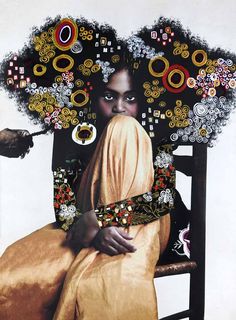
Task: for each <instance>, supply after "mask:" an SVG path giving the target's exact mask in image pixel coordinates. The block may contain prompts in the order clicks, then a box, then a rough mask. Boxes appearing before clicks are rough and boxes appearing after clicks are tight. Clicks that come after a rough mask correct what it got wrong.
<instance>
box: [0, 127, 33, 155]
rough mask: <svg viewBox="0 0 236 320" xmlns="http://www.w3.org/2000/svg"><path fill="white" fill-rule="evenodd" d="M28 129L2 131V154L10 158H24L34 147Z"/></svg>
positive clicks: (0, 133) (0, 135) (0, 138)
mask: <svg viewBox="0 0 236 320" xmlns="http://www.w3.org/2000/svg"><path fill="white" fill-rule="evenodd" d="M33 145H34V144H33V141H32V137H31V136H30V135H29V132H28V131H27V130H11V129H4V130H1V131H0V155H1V156H5V157H8V158H18V157H21V158H24V156H25V154H26V153H28V152H29V150H30V148H32V147H33Z"/></svg>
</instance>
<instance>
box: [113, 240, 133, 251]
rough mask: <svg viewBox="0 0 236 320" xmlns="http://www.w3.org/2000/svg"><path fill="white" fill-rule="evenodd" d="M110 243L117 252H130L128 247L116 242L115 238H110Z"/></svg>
mask: <svg viewBox="0 0 236 320" xmlns="http://www.w3.org/2000/svg"><path fill="white" fill-rule="evenodd" d="M110 245H111V246H112V247H113V248H114V249H116V250H117V251H118V253H127V252H130V249H129V248H127V247H126V246H125V245H123V244H121V243H119V242H117V241H116V240H115V239H111V240H110Z"/></svg>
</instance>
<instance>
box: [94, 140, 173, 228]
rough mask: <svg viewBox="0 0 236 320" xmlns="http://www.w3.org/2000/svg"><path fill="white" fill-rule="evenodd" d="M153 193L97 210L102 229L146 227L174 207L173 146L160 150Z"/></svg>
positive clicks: (163, 147)
mask: <svg viewBox="0 0 236 320" xmlns="http://www.w3.org/2000/svg"><path fill="white" fill-rule="evenodd" d="M154 170H155V171H154V184H153V187H152V190H151V192H147V193H144V194H142V195H139V196H135V197H132V198H129V199H126V200H123V201H119V202H116V203H112V204H109V205H107V206H102V207H100V208H98V209H96V210H95V213H96V216H97V220H98V223H99V225H100V227H107V226H123V227H128V226H130V225H137V224H144V223H149V222H152V221H154V220H156V219H159V218H160V217H161V216H163V215H165V214H167V213H169V212H170V210H171V209H173V207H174V196H175V168H174V166H173V155H172V145H163V146H160V147H159V148H158V152H157V156H156V159H155V162H154Z"/></svg>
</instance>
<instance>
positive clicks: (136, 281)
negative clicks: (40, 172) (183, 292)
mask: <svg viewBox="0 0 236 320" xmlns="http://www.w3.org/2000/svg"><path fill="white" fill-rule="evenodd" d="M152 183H153V164H152V146H151V141H150V138H149V137H148V135H147V133H146V132H145V130H144V129H143V128H142V127H141V125H140V124H139V123H138V122H137V121H136V120H135V119H134V118H131V117H126V116H120V115H119V116H116V117H114V118H113V119H112V120H111V121H110V122H109V124H108V126H107V127H106V128H105V130H104V132H103V134H102V136H101V138H100V141H99V143H98V145H97V148H96V150H95V153H94V155H93V157H92V159H91V161H90V163H89V165H88V167H87V169H86V171H85V172H84V175H83V178H82V182H81V185H80V189H79V192H78V201H79V204H80V206H81V209H82V210H89V209H91V208H94V207H95V206H96V205H99V204H109V203H111V202H115V201H119V200H122V199H125V198H127V197H132V196H135V195H138V194H142V193H144V192H147V191H149V190H150V189H151V186H152ZM169 226H170V219H169V215H166V216H164V217H162V218H161V219H159V220H156V221H154V222H152V223H149V224H147V225H137V226H131V227H129V228H128V229H126V231H127V232H128V233H129V234H130V235H131V236H132V237H133V240H131V241H132V243H133V244H134V245H135V247H136V248H137V251H135V252H134V253H126V254H120V255H117V256H113V257H111V256H108V255H106V254H103V253H101V252H98V251H96V250H95V249H94V248H92V247H91V248H85V249H82V250H81V251H80V252H79V253H78V254H77V255H76V256H74V253H73V252H72V251H71V250H70V249H69V248H67V247H65V246H64V245H63V243H64V240H65V234H64V233H63V231H62V230H59V229H53V226H52V225H49V226H48V227H46V228H43V229H40V230H38V231H36V232H34V233H33V234H32V235H30V236H28V237H26V238H24V239H22V240H20V241H19V242H16V243H15V244H13V245H12V246H10V247H9V248H8V249H7V250H6V252H5V253H4V255H3V257H2V258H1V266H0V267H1V270H3V271H2V272H1V277H2V278H1V279H0V282H1V284H0V286H1V290H2V291H1V298H0V299H1V300H0V303H1V305H0V309H1V311H0V318H1V319H6V320H11V319H16V315H18V316H17V319H19V320H21V319H24V320H27V319H30V320H36V319H40V320H44V319H52V318H53V319H54V320H70V319H71V320H72V319H73V320H74V319H78V320H93V319H94V320H95V319H96V320H99V319H101V320H108V319H109V320H110V319H112V320H113V319H114V320H123V319H129V320H132V319H135V320H138V319H140V320H144V319H145V320H154V319H155V320H156V319H157V304H156V294H155V288H154V283H153V274H154V268H155V265H156V262H157V260H158V257H159V254H160V251H162V250H163V249H164V247H165V246H166V244H167V241H168V236H169ZM13 257H14V258H13ZM2 275H3V276H2ZM65 275H66V278H65V280H64V277H65ZM63 281H64V284H63ZM62 284H63V289H62V291H61V288H62ZM27 292H28V293H27ZM59 295H60V298H59ZM58 298H59V301H58ZM26 301H27V302H26ZM20 306H21V307H20ZM55 309H56V311H55V313H54V310H55ZM53 313H54V316H53ZM1 315H2V316H3V317H1Z"/></svg>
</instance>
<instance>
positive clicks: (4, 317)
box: [0, 224, 75, 320]
mask: <svg viewBox="0 0 236 320" xmlns="http://www.w3.org/2000/svg"><path fill="white" fill-rule="evenodd" d="M65 236H66V233H65V232H64V231H63V230H61V229H58V228H57V227H56V225H55V224H49V225H47V226H45V227H44V228H42V229H40V230H38V231H35V232H33V233H32V234H30V235H28V236H27V237H25V238H23V239H21V240H19V241H17V242H15V243H14V244H12V245H11V246H9V247H8V248H7V250H6V251H5V252H4V254H3V255H2V257H1V259H0V319H1V320H13V319H14V320H45V319H52V317H53V313H54V311H55V308H56V306H57V301H58V299H59V295H60V291H61V287H62V284H63V281H64V278H65V275H66V272H67V270H68V269H69V267H70V265H71V263H72V262H73V260H74V257H75V256H74V253H73V251H72V250H71V249H70V248H68V247H66V246H65V245H64V243H65Z"/></svg>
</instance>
